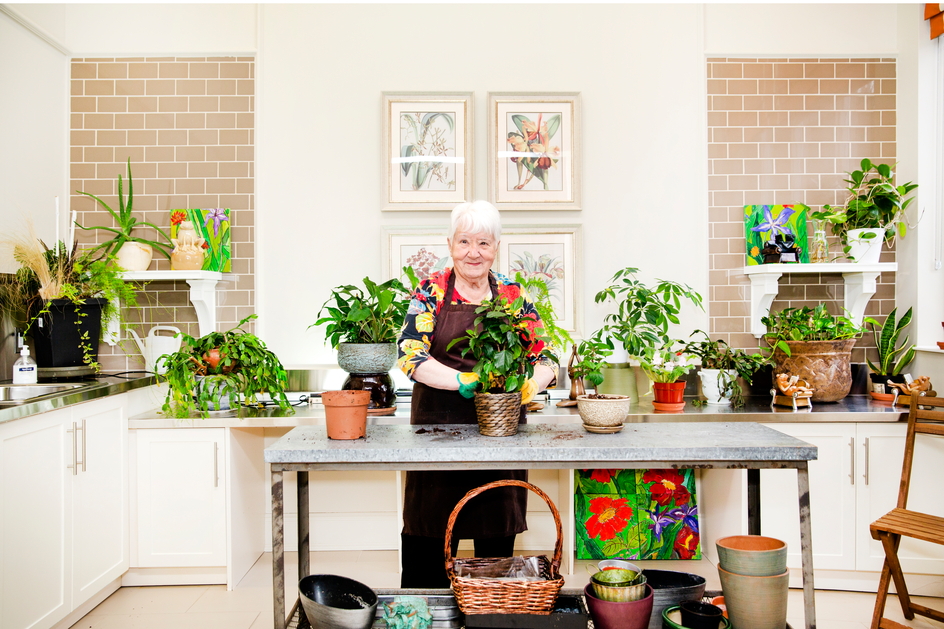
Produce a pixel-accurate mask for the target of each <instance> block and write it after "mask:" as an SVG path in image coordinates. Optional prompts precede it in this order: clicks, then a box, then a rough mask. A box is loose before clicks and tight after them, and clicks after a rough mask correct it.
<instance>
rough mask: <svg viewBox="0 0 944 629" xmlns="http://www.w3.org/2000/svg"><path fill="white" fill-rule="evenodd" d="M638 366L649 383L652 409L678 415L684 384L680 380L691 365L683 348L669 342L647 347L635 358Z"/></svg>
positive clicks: (681, 406)
mask: <svg viewBox="0 0 944 629" xmlns="http://www.w3.org/2000/svg"><path fill="white" fill-rule="evenodd" d="M639 365H640V366H641V367H642V370H643V372H644V373H645V374H646V375H647V376H648V377H649V380H650V382H651V383H652V388H651V389H650V392H651V393H652V399H653V402H652V406H653V408H655V409H656V410H657V411H680V410H682V408H684V407H685V401H684V395H685V381H684V380H682V379H681V378H682V376H684V375H685V374H687V373H688V372H689V371H691V370H692V369H694V367H695V365H694V364H693V363H692V361H691V359H690V357H688V356H686V355H685V348H684V345H681V344H679V342H678V341H674V340H671V339H670V340H669V341H667V342H666V343H665V344H663V345H660V346H659V347H652V346H647V347H645V348H644V349H643V352H642V355H641V356H639ZM647 395H648V394H647Z"/></svg>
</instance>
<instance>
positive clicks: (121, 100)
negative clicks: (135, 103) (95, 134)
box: [98, 96, 128, 113]
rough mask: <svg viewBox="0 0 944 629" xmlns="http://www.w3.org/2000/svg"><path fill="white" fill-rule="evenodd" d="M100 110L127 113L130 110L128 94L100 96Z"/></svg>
mask: <svg viewBox="0 0 944 629" xmlns="http://www.w3.org/2000/svg"><path fill="white" fill-rule="evenodd" d="M98 111H99V112H111V113H125V112H126V111H128V97H127V96H100V97H99V98H98Z"/></svg>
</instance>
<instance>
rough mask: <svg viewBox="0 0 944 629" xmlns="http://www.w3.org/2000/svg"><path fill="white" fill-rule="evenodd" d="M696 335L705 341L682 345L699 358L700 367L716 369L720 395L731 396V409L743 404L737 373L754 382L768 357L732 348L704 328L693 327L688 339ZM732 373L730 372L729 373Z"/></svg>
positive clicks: (687, 351)
mask: <svg viewBox="0 0 944 629" xmlns="http://www.w3.org/2000/svg"><path fill="white" fill-rule="evenodd" d="M696 334H701V335H703V336H704V337H705V339H704V340H696V341H693V340H689V341H688V342H686V343H685V345H684V351H685V353H686V354H688V355H690V356H697V357H698V358H699V360H701V366H702V368H703V369H718V370H720V371H719V372H718V389H719V391H720V392H721V397H723V398H727V397H730V400H731V405H732V406H734V408H740V407H741V406H744V396H743V395H742V393H741V387H740V386H738V383H737V379H738V376H740V377H741V378H744V380H745V381H747V383H748V384H750V383H751V382H752V381H753V378H754V374H755V373H756V372H757V371H758V370H759V369H760V368H761V367H763V366H764V365H766V364H767V363H768V359H767V358H764V357H763V356H762V355H761V354H748V353H747V352H746V351H744V350H742V349H734V348H732V347H731V346H730V345H728V344H727V343H726V342H725V341H723V340H722V339H717V340H712V339H711V337H710V336H708V333H707V332H705V331H704V330H695V331H694V332H692V334H691V336H689V339H691V338H692V337H693V336H695V335H696ZM732 371H733V372H734V375H732V374H731V373H730V372H732Z"/></svg>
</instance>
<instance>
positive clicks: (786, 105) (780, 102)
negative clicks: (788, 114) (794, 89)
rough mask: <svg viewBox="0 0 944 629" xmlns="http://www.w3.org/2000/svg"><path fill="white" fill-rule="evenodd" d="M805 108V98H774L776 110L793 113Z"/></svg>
mask: <svg viewBox="0 0 944 629" xmlns="http://www.w3.org/2000/svg"><path fill="white" fill-rule="evenodd" d="M803 107H804V98H803V96H795V95H794V96H774V107H773V108H774V109H777V110H780V111H792V110H795V109H803Z"/></svg>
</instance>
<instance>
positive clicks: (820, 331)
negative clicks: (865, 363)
mask: <svg viewBox="0 0 944 629" xmlns="http://www.w3.org/2000/svg"><path fill="white" fill-rule="evenodd" d="M761 322H762V323H763V324H764V325H765V326H767V332H766V333H765V335H764V339H765V340H766V342H767V344H768V345H769V346H770V350H771V352H772V354H771V357H770V359H771V361H772V362H773V364H774V373H773V376H774V378H776V377H777V375H778V374H781V373H785V374H789V375H791V376H798V377H799V378H800V379H801V380H805V381H806V382H808V383H809V386H810V387H811V388H812V389H813V396H812V397H811V400H812V401H813V402H836V401H838V400H841V399H842V398H844V397H846V395H848V394H849V390H850V389H851V388H852V366H851V355H852V346H853V345H855V342H856V338H858V337H859V336H860V335H861V334H862V330H861V328H859V326H857V325H856V324H855V323H854V322H853V321H852V320H851V319H849V318H848V317H845V316H842V315H840V316H833V315H832V314H830V312H829V311H828V310H827V309H826V306H825V304H820V305H818V306H816V307H815V308H810V307H809V306H804V307H802V308H786V309H784V310H782V311H780V312H777V313H771V314H769V315H768V316H766V317H763V318H762V319H761Z"/></svg>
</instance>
